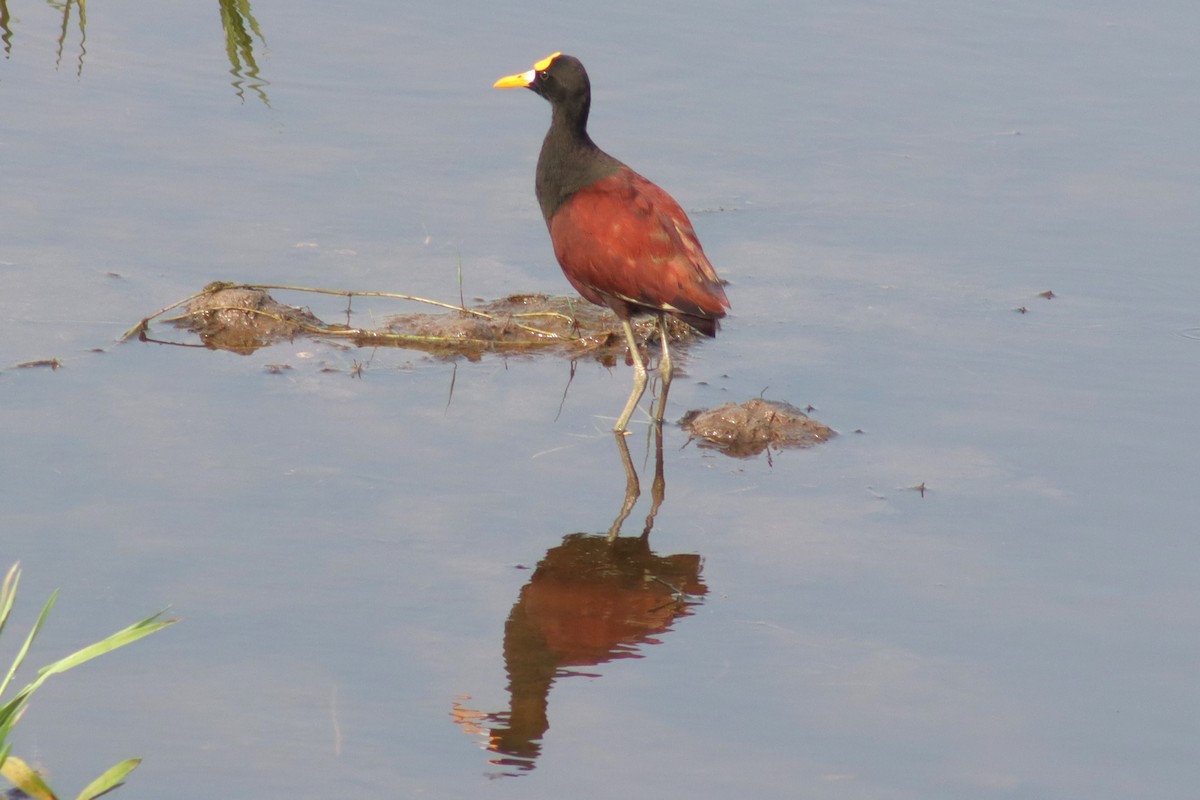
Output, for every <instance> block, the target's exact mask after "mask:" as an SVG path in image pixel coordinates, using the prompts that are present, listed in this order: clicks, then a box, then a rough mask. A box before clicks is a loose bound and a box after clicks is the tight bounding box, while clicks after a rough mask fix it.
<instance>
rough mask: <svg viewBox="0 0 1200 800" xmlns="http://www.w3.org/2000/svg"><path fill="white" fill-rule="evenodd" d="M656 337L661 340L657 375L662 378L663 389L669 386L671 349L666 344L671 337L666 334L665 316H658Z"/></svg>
mask: <svg viewBox="0 0 1200 800" xmlns="http://www.w3.org/2000/svg"><path fill="white" fill-rule="evenodd" d="M658 335H659V337H660V338H661V339H662V355H661V356H659V358H658V374H659V375H661V376H662V381H663V387H667V386H670V385H671V372H672V369H671V347H670V345H669V344H668V342H669V341H670V339H671V335H670V334H669V333H667V315H666V314H659V315H658Z"/></svg>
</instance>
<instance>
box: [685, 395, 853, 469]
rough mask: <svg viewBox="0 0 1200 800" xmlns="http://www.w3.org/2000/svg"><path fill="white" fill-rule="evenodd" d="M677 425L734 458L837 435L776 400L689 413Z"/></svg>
mask: <svg viewBox="0 0 1200 800" xmlns="http://www.w3.org/2000/svg"><path fill="white" fill-rule="evenodd" d="M679 424H680V425H681V426H682V427H683V428H684V429H685V430H687V431H688V432H689V433H691V434H692V436H693V437H695V438H697V439H699V440H701V446H702V447H712V448H715V449H718V450H720V451H721V452H723V453H725V454H726V455H730V456H735V457H737V458H748V457H750V456H756V455H758V454H759V453H761V452H763V451H764V450H766V449H767V448H768V447H775V448H782V447H812V446H813V445H816V444H820V443H821V442H824V441H826V440H828V439H830V438H832V437H834V436H836V435H837V432H836V431H834V430H833V429H832V428H830V427H829V426H828V425H825V424H823V423H821V422H818V421H817V420H815V419H812V418H810V417H809V416H808V415H807V414H805V413H804V412H803V411H801V410H800V409H798V408H796V407H795V406H793V405H791V404H789V403H784V402H782V401H779V400H763V399H761V398H758V397H756V398H754V399H752V400H747V401H746V402H745V403H742V404H741V405H737V404H735V403H726V404H725V405H723V406H719V407H717V408H714V409H710V410H708V411H702V410H696V411H689V412H688V413H686V414H684V415H683V419H681V420H680V421H679Z"/></svg>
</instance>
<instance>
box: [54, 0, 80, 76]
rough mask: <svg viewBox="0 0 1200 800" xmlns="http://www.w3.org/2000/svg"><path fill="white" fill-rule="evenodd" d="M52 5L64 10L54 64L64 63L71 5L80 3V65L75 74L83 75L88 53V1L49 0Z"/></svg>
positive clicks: (78, 61)
mask: <svg viewBox="0 0 1200 800" xmlns="http://www.w3.org/2000/svg"><path fill="white" fill-rule="evenodd" d="M49 3H50V7H51V8H55V9H58V10H59V11H62V28H61V30H60V31H59V34H58V53H57V54H56V57H55V59H54V66H56V67H58V66H61V65H62V56H63V45H64V44H65V43H66V41H67V30H68V29H70V27H71V6H73V5H78V7H79V58H78V60H77V63H78V66H76V68H75V75H76V76H77V77H78V76H82V75H83V57H84V56H86V55H87V3H86V2H85V0H78V1H76V0H66V2H65V3H62V2H55V0H49Z"/></svg>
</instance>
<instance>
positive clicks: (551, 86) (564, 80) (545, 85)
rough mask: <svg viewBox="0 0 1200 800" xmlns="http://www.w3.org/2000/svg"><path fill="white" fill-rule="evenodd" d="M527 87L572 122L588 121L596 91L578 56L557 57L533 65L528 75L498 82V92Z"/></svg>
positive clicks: (524, 73)
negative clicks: (594, 91) (593, 90)
mask: <svg viewBox="0 0 1200 800" xmlns="http://www.w3.org/2000/svg"><path fill="white" fill-rule="evenodd" d="M518 86H524V87H525V88H527V89H532V90H533V91H534V92H536V93H538V94H540V95H541V96H542V97H544V98H546V99H547V100H549V101H550V104H551V105H553V106H554V108H555V110H556V111H558V110H560V109H561V111H563V112H566V116H567V118H569V119H575V120H579V121H582V122H585V123H586V121H587V115H588V108H589V106H591V103H592V87H591V83H589V82H588V75H587V70H585V69H584V68H583V64H582V63H581V62H580V61H579V59H578V58H575V57H574V56H566V55H563V54H562V53H555V54H553V55H550V56H546V57H545V58H543V59H542V60H541V61H539V62H537V63H536V64H534V65H533V69H531V70H529V71H528V72H521V73H518V74H516V75H509V76H508V77H506V78H501V79H500V80H498V81H496V88H498V89H508V88H513V87H518Z"/></svg>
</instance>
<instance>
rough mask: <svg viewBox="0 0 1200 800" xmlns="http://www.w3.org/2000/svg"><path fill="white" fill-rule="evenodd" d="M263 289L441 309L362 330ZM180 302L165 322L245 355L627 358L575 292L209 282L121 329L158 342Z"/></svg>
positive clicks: (614, 328)
mask: <svg viewBox="0 0 1200 800" xmlns="http://www.w3.org/2000/svg"><path fill="white" fill-rule="evenodd" d="M268 289H275V290H289V289H290V290H293V291H307V292H317V293H321V294H331V295H336V296H341V297H346V298H347V300H348V302H349V301H352V300H353V298H355V297H384V298H395V299H400V300H406V301H412V302H417V303H422V304H426V305H432V306H435V307H437V308H438V310H437V311H433V312H414V313H408V314H400V315H396V316H393V317H390V318H388V319H387V320H386V321H385V322H384V324H383V325H382V326H381V327H378V328H359V327H352V326H350V325H340V324H330V323H327V322H324V321H323V320H321V319H320V318H318V317H317V316H316V315H315V314H313V313H312V311H310V310H309V309H307V308H298V307H296V306H289V305H285V304H283V303H280V302H278V301H276V300H275V299H274V298H273V297H272V296H271V295H270V294H269V293H268V291H267V290H268ZM180 306H183V308H184V313H183V314H180V315H178V316H175V317H170V318H166V319H165V320H164V321H166V322H170V323H172V324H174V325H175V326H176V327H178V328H181V329H184V330H189V331H191V332H193V333H195V334H197V335H198V336H199V337H200V342H201V343H200V344H199V345H195V344H193V345H188V344H187V343H185V342H168V343H169V344H180V345H184V346H193V347H195V346H202V347H208V348H212V349H220V350H229V351H232V352H235V353H243V354H248V353H252V352H254V351H255V350H257V349H259V348H262V347H266V346H268V345H271V344H274V343H276V342H280V341H289V340H292V339H294V338H295V337H297V336H307V337H311V338H314V339H325V340H328V341H338V342H341V343H346V344H351V345H356V346H359V347H406V348H412V349H418V350H424V351H425V352H428V353H431V354H433V355H435V356H438V357H441V358H460V357H465V358H467V359H470V360H472V361H475V360H478V359H480V358H482V356H483V355H484V354H485V353H505V354H514V353H530V352H542V351H549V352H557V353H560V354H562V355H567V356H570V357H575V356H577V355H580V354H588V355H591V356H593V357H595V358H597V359H599V360H601V361H602V362H604V363H607V364H610V365H611V364H615V363H616V359H617V358H618V357H624V358H626V359H627V356H628V354H627V351H626V347H625V337H624V334H623V333H622V332H621V324H620V321H619V320H618V319H617V318H616V316H615V315H614V314H613V313H612V312H611V311H609V310H608V309H603V308H600V307H599V306H594V305H592V304H591V303H586V302H582V301H581V300H579V299H578V298H574V297H552V296H549V295H543V294H518V295H511V296H509V297H505V298H501V299H499V300H492V301H490V302H481V303H478V304H476V305H473V306H470V307H464V306H459V305H451V304H449V303H442V302H439V301H436V300H427V299H424V298H420V297H413V296H411V295H401V294H390V293H384V292H346V291H332V290H321V289H304V288H301V287H287V286H252V285H236V284H230V283H219V282H218V283H212V284H209V285H208V286H206V287H205V288H204V290H203V291H201V292H199V293H197V294H195V295H193V296H192V297H189V298H186V299H184V300H181V301H179V302H177V303H174V304H173V305H170V306H167V307H166V308H164V309H162V310H161V311H158V312H157V313H155V314H152V315H151V316H149V317H147V318H146V319H143V320H142V321H141V322H140V323H138V324H137V325H136V326H134V327H133V328H132V329H131V330H130V331H128V332H127V333H126V334H125V338H126V339H129V338H133V337H135V336H136V337H138V338H139V339H141V340H143V341H160V340H158V339H153V338H151V337H150V335H149V331H150V324H151V323H152V322H153V321H154V320H155V319H157V318H158V317H160V316H162V315H163V314H165V313H166V312H168V311H171V310H173V309H176V308H179V307H180ZM667 327H668V330H669V331H670V333H671V338H672V341H673V342H675V341H679V342H687V341H690V340H692V339H694V338H696V334H695V333H694V332H693V331H692V330H691V328H689V327H688V326H687V325H686V324H684V323H682V322H678V321H677V320H675V319H673V318H672V319H670V320H669V321H668V326H667ZM655 330H656V328H655V324H654V319H653V318H652V317H651V318H647V319H644V320H637V321H635V323H634V331H635V333H636V334H637V336H638V339H639V341H640V342H642V343H645V341H646V340H647V339H648V338H654V333H655Z"/></svg>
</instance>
